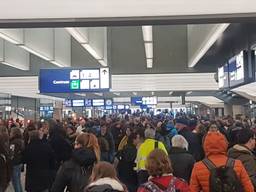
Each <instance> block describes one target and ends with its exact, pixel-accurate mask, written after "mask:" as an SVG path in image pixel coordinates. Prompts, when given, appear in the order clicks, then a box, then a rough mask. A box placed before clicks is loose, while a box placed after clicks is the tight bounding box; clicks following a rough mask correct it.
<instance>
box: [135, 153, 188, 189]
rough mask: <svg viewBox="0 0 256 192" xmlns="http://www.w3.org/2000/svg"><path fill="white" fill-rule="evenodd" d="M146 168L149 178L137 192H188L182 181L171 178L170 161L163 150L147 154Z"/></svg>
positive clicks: (185, 184) (186, 185)
mask: <svg viewBox="0 0 256 192" xmlns="http://www.w3.org/2000/svg"><path fill="white" fill-rule="evenodd" d="M146 168H147V171H148V173H149V175H150V177H149V180H148V182H146V183H144V184H142V185H141V186H140V187H139V188H138V192H157V191H180V192H189V191H190V190H189V185H188V184H187V183H186V182H185V181H184V180H182V179H179V178H177V177H174V176H173V174H172V173H173V170H172V166H171V162H170V159H169V158H168V155H167V154H166V153H165V152H164V151H163V150H161V149H155V150H154V151H152V152H151V153H150V154H149V156H148V158H147V163H146Z"/></svg>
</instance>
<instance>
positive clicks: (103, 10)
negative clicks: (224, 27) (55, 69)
mask: <svg viewBox="0 0 256 192" xmlns="http://www.w3.org/2000/svg"><path fill="white" fill-rule="evenodd" d="M46 10H47V11H46ZM10 11H11V13H12V14H10ZM255 12H256V2H255V1H252V0H235V1H234V0H225V1H223V0H215V1H206V0H194V1H188V0H172V1H168V0H157V1H155V0H140V1H138V0H130V1H120V0H108V1H106V0H93V1H84V0H75V1H70V0H54V1H53V0H37V1H35V0H26V1H20V0H8V1H2V2H1V12H0V18H1V19H33V18H35V19H40V18H41V19H42V18H51V19H52V18H65V19H66V18H99V17H102V18H106V17H134V16H178V15H211V14H233V13H255Z"/></svg>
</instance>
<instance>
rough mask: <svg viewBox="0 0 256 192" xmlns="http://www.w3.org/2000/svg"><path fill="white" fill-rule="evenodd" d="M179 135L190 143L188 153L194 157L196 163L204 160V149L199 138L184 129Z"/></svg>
mask: <svg viewBox="0 0 256 192" xmlns="http://www.w3.org/2000/svg"><path fill="white" fill-rule="evenodd" d="M179 134H180V135H182V136H183V137H185V139H186V140H187V142H188V152H189V153H190V154H192V155H193V157H194V158H195V160H196V161H200V160H202V159H203V148H202V146H201V144H200V143H201V142H200V139H199V137H198V136H197V135H196V134H195V133H193V132H191V131H190V130H188V129H186V128H184V129H182V130H180V131H179Z"/></svg>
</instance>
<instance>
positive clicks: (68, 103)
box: [64, 99, 72, 107]
mask: <svg viewBox="0 0 256 192" xmlns="http://www.w3.org/2000/svg"><path fill="white" fill-rule="evenodd" d="M64 104H65V106H66V107H72V100H71V99H66V100H65V102H64Z"/></svg>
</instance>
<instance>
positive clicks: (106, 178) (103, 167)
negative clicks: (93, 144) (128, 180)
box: [85, 161, 127, 192]
mask: <svg viewBox="0 0 256 192" xmlns="http://www.w3.org/2000/svg"><path fill="white" fill-rule="evenodd" d="M90 181H91V182H90V184H89V185H88V186H87V187H86V189H85V192H105V191H116V192H127V188H126V186H125V185H123V184H122V183H121V182H120V181H119V179H118V178H117V174H116V170H115V168H114V166H113V165H112V164H110V163H108V162H104V161H102V162H99V163H98V164H96V165H95V166H94V167H93V170H92V175H91V178H90Z"/></svg>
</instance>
